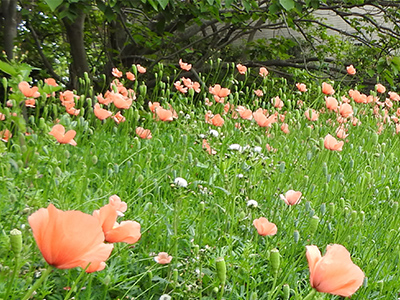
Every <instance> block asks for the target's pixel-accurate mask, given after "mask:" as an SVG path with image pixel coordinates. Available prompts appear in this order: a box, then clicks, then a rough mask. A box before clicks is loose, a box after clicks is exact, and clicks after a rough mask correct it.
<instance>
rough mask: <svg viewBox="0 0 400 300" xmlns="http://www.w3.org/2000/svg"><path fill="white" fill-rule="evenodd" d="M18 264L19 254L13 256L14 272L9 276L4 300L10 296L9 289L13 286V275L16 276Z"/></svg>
mask: <svg viewBox="0 0 400 300" xmlns="http://www.w3.org/2000/svg"><path fill="white" fill-rule="evenodd" d="M18 264H19V254H18V255H15V261H14V270H13V273H12V275H11V278H10V281H9V283H8V287H7V292H6V296H5V297H4V299H8V296H9V295H10V292H11V288H12V287H13V286H14V279H15V274H17V271H18Z"/></svg>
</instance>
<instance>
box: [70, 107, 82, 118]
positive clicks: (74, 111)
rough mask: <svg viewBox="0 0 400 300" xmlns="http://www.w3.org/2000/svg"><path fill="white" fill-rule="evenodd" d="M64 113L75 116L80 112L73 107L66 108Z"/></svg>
mask: <svg viewBox="0 0 400 300" xmlns="http://www.w3.org/2000/svg"><path fill="white" fill-rule="evenodd" d="M66 112H67V113H69V114H70V115H71V116H77V115H79V113H80V112H81V110H80V109H76V108H75V107H70V108H66Z"/></svg>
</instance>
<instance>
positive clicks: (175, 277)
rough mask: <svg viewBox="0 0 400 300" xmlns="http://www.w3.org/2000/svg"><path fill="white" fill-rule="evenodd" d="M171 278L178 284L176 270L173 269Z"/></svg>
mask: <svg viewBox="0 0 400 300" xmlns="http://www.w3.org/2000/svg"><path fill="white" fill-rule="evenodd" d="M172 278H173V280H174V282H175V283H176V282H178V269H174V271H173V277H172Z"/></svg>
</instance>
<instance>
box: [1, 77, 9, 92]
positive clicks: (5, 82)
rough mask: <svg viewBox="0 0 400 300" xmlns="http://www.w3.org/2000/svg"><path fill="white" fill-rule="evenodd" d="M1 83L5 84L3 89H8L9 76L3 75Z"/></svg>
mask: <svg viewBox="0 0 400 300" xmlns="http://www.w3.org/2000/svg"><path fill="white" fill-rule="evenodd" d="M1 84H2V85H3V89H4V90H7V87H8V82H7V78H5V77H3V78H2V79H1Z"/></svg>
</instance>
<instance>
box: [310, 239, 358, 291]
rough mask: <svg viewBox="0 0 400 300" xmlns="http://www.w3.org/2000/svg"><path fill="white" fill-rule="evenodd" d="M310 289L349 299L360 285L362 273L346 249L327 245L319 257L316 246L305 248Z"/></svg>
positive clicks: (319, 253)
mask: <svg viewBox="0 0 400 300" xmlns="http://www.w3.org/2000/svg"><path fill="white" fill-rule="evenodd" d="M306 249H307V251H306V257H307V260H308V267H309V269H310V284H311V287H313V288H314V289H316V290H317V291H318V292H321V293H329V294H332V295H338V296H342V297H350V296H351V295H353V294H354V293H355V292H356V291H357V290H358V289H359V288H360V286H361V285H362V283H363V281H364V277H365V276H364V273H363V271H362V270H361V269H360V267H358V266H357V265H355V264H354V263H353V262H352V261H351V258H350V253H349V251H347V249H346V248H345V247H344V246H342V245H338V244H334V245H328V246H327V247H326V253H325V255H324V256H321V252H320V251H319V249H318V247H317V246H314V245H312V246H306Z"/></svg>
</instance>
